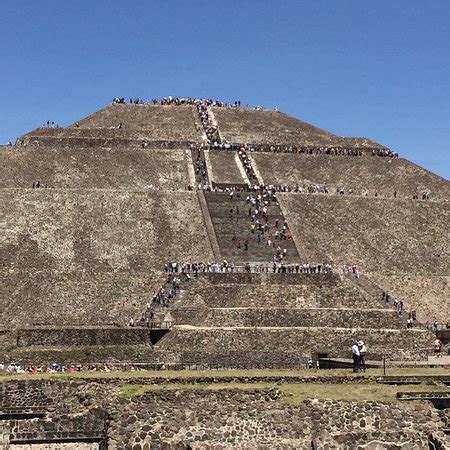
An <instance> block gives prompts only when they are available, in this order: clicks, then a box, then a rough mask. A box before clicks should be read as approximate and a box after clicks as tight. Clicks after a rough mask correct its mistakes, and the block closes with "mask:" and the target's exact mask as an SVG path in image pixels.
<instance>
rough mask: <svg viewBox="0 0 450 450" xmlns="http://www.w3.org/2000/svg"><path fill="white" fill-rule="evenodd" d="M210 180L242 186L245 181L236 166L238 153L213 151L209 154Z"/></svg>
mask: <svg viewBox="0 0 450 450" xmlns="http://www.w3.org/2000/svg"><path fill="white" fill-rule="evenodd" d="M208 159H209V161H210V163H211V166H210V167H208V171H209V179H210V180H211V181H213V182H214V183H219V184H220V183H224V184H228V183H234V184H242V183H244V182H245V181H244V179H243V178H242V174H241V172H240V171H239V167H238V165H237V164H236V152H227V151H218V150H211V151H210V152H209V158H208Z"/></svg>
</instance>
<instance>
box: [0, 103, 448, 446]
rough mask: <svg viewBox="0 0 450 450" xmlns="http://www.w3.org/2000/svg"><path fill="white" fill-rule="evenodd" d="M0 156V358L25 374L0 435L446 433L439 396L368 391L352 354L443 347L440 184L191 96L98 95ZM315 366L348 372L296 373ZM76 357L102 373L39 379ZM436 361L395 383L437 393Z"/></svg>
mask: <svg viewBox="0 0 450 450" xmlns="http://www.w3.org/2000/svg"><path fill="white" fill-rule="evenodd" d="M0 158H1V167H2V171H1V174H2V176H1V177H0V192H1V212H2V218H3V223H2V228H1V242H2V244H1V248H0V252H1V260H2V274H3V281H4V282H3V283H2V288H1V294H2V300H1V301H2V308H1V310H0V320H1V323H2V328H1V329H0V361H3V366H2V368H3V372H2V370H1V368H0V375H1V374H2V373H4V372H5V371H6V372H7V373H8V376H13V377H14V376H17V377H20V376H21V375H20V373H21V372H24V371H25V372H27V374H28V375H29V376H31V377H35V378H34V379H32V380H27V379H24V380H15V379H13V380H10V381H5V382H4V383H2V385H1V386H0V387H1V389H2V395H1V396H0V414H2V417H3V418H4V419H1V418H0V425H2V426H3V425H4V430H6V431H4V432H3V434H2V433H0V436H3V437H2V439H3V440H4V441H5V440H6V441H7V442H9V443H10V445H15V444H17V445H22V444H24V445H25V444H27V445H28V444H30V445H31V444H33V445H34V444H39V443H44V444H45V443H53V444H55V442H56V443H58V445H59V443H61V442H62V443H67V445H68V446H69V447H67V448H130V449H134V448H141V449H142V448H150V447H149V445H150V442H151V443H152V445H153V444H155V445H159V444H164V445H166V444H167V445H169V446H180V445H186V446H187V445H191V443H192V442H195V441H201V443H202V445H203V444H204V445H205V446H206V447H208V446H217V445H219V444H220V445H222V444H223V443H226V446H234V445H235V444H236V445H237V444H239V445H241V444H242V446H247V447H252V446H256V445H262V444H264V445H270V446H273V445H275V443H276V444H279V443H280V442H282V443H284V444H285V445H286V446H287V447H288V448H311V446H312V444H311V442H314V446H313V447H312V448H323V447H321V445H322V446H323V445H330V446H331V447H332V448H343V447H341V444H342V443H343V442H345V443H346V445H347V444H348V445H350V446H349V447H345V448H356V446H357V445H363V446H366V445H368V444H369V443H371V442H375V441H376V442H381V443H383V445H384V444H386V443H389V445H391V444H392V443H393V442H395V443H397V444H398V445H403V443H405V442H415V443H419V444H420V445H421V447H417V448H428V447H427V446H428V445H429V443H430V442H433V443H434V444H433V445H435V444H436V443H442V445H444V444H443V443H444V442H445V436H444V437H443V432H442V430H445V426H446V425H445V423H446V420H447V419H446V418H445V414H446V413H444V415H442V416H441V415H440V413H438V412H437V410H436V409H434V408H433V407H432V406H431V403H429V402H423V404H421V405H419V406H418V407H416V406H411V405H405V404H402V405H399V404H397V403H395V402H391V403H389V402H385V403H383V402H378V401H377V400H378V398H379V397H380V398H382V399H383V400H384V398H385V397H387V396H388V395H393V394H392V392H393V391H392V390H389V389H390V387H389V389H387V388H386V387H384V386H383V385H382V384H380V385H377V386H375V385H374V380H375V377H374V376H373V375H366V374H365V373H364V372H365V371H366V367H367V368H368V370H373V371H374V373H375V371H377V372H376V373H377V374H381V372H380V370H381V367H383V365H384V366H386V364H387V365H388V367H389V370H402V369H397V368H400V367H404V366H406V367H415V366H416V365H418V366H420V367H423V368H426V367H427V366H430V365H436V364H437V365H442V364H445V358H438V357H436V356H433V353H434V354H435V355H437V356H440V355H441V354H442V352H443V350H442V349H440V351H436V338H437V337H439V338H441V339H442V340H443V341H444V343H446V341H445V339H444V338H445V337H446V336H447V335H446V330H445V326H446V323H448V320H449V317H448V313H449V310H450V308H449V300H448V299H449V292H448V279H449V259H448V256H449V255H448V232H447V229H448V216H449V194H450V184H449V182H448V181H447V180H445V179H443V178H441V177H439V176H437V175H435V174H433V173H431V172H429V171H427V170H425V169H423V168H421V167H419V166H417V165H415V164H414V163H412V162H410V161H408V160H406V159H404V158H402V157H401V155H398V154H397V153H395V152H393V151H392V150H390V149H389V148H388V147H385V146H383V145H380V144H378V143H376V142H373V141H371V140H369V139H366V138H357V137H341V136H337V135H335V134H332V133H329V132H327V131H325V130H322V129H320V128H317V127H315V126H313V125H310V124H308V123H305V122H302V121H300V120H298V119H296V118H293V117H290V116H287V115H285V114H283V113H282V112H279V111H274V110H267V109H264V108H261V107H257V108H250V107H247V106H243V105H241V103H240V102H239V101H237V102H234V103H233V104H226V103H223V102H220V101H213V100H207V99H194V98H184V99H181V98H172V97H167V98H164V99H161V100H152V101H150V102H146V103H145V102H143V101H142V100H140V99H130V101H125V99H121V98H116V99H114V100H113V102H112V103H111V104H109V105H107V106H105V107H104V108H102V109H100V110H99V111H97V112H94V113H93V114H91V115H89V116H87V117H85V118H80V119H79V120H77V121H76V122H75V123H74V124H72V125H70V126H68V127H65V128H62V127H59V126H57V125H55V124H54V123H51V122H48V123H47V124H45V125H44V126H43V127H40V128H37V129H35V130H33V131H30V132H29V133H27V134H25V135H23V136H21V137H19V138H18V139H17V141H16V143H15V145H7V146H3V147H0ZM447 337H448V336H447ZM443 361H444V362H443ZM316 366H318V367H320V369H324V368H330V367H341V368H342V367H343V368H349V370H348V371H349V372H350V371H351V370H353V371H354V372H358V373H357V374H356V375H355V377H357V378H352V377H351V375H348V374H345V375H342V374H341V373H339V372H337V373H336V372H335V371H333V370H330V371H326V370H320V374H321V376H320V377H315V381H314V382H311V378H310V375H305V374H304V373H303V372H302V370H306V369H305V368H307V370H308V371H309V370H310V369H311V368H312V367H316ZM192 368H195V369H197V370H199V369H209V370H211V369H215V370H214V372H213V376H211V372H203V371H202V372H200V373H199V374H198V375H193V374H192V372H191V373H189V374H188V375H186V370H191V369H192ZM255 368H257V369H260V370H263V371H262V372H261V371H255ZM391 368H392V369H391ZM394 368H396V369H394ZM166 369H173V370H180V372H170V375H169V372H167V376H166V377H164V375H163V374H164V373H166V372H164V371H165V370H166ZM219 369H221V370H225V372H222V371H221V370H219ZM268 369H270V370H271V371H270V372H268ZM87 370H88V371H89V372H96V371H101V372H111V371H112V372H113V374H110V373H108V374H107V373H103V374H98V378H94V379H92V376H93V374H91V375H89V376H90V377H91V379H90V380H88V381H83V380H77V381H74V380H76V379H77V378H75V379H74V380H72V381H70V382H61V381H60V380H59V381H52V380H41V379H40V377H41V376H42V375H41V373H42V372H52V373H57V372H69V373H72V376H74V377H76V376H77V374H75V372H85V371H87ZM119 370H120V371H125V374H121V376H124V377H125V378H127V377H129V376H130V374H129V373H128V374H127V372H128V371H130V370H133V371H135V370H142V372H140V378H139V379H138V380H136V379H135V380H134V381H133V382H130V384H127V382H126V381H124V380H123V379H121V381H120V382H119V381H117V380H115V376H114V371H119ZM153 370H158V375H157V376H154V375H152V374H153V373H154V372H153ZM238 370H240V371H243V372H239V371H238ZM311 370H312V369H311ZM406 370H411V369H406ZM421 370H422V369H421ZM327 372H328V373H331V375H325V374H326V373H327ZM314 373H316V372H314ZM397 373H401V372H397ZM141 374H142V375H141ZM230 374H231V375H230ZM410 374H411V372H408V374H407V376H406V375H405V376H402V375H399V377H397V378H399V379H400V378H401V379H400V381H399V382H402V383H403V382H407V381H406V380H409V382H411V375H410ZM24 376H27V375H24ZM81 376H84V375H81ZM427 376H428V375H427ZM102 377H108V380H107V381H105V379H103V378H102ZM147 377H148V378H147ZM430 377H431V378H430ZM397 378H395V380H397ZM444 378H445V376H441V375H440V372H439V373H437V374H436V373H435V372H433V375H430V376H429V377H428V378H427V380H430V379H431V380H432V381H433V383H435V384H436V386H437V387H436V388H435V391H434V392H433V393H428V394H427V393H424V392H421V393H418V392H415V393H411V392H409V393H408V392H407V393H403V394H404V395H406V396H408V395H409V396H410V397H411V398H414V399H416V400H417V397H414V396H413V394H414V395H415V396H417V395H422V396H423V397H421V398H424V399H425V398H426V399H427V400H429V399H431V400H433V401H436V402H437V404H440V403H439V402H441V403H442V402H445V401H447V400H448V399H447V397H448V393H445V392H444V391H443V388H442V389H441V387H440V383H442V380H443V379H444ZM361 380H364V382H365V383H369V384H370V383H372V384H373V386H372V384H370V386H369V387H370V389H371V391H370V392H372V393H373V392H380V394H379V397H377V396H375V397H374V398H373V399H372V398H367V395H368V392H369V391H367V390H366V391H365V390H364V389H366V388H365V387H364V386H362V387H361ZM395 380H394V381H395ZM378 381H382V382H386V383H392V382H393V381H392V379H390V378H381V379H378ZM397 381H398V380H397ZM444 381H445V380H444ZM199 382H201V383H203V384H204V383H212V385H213V389H212V391H213V392H209V393H208V392H205V391H204V390H203V391H202V390H201V389H200V388H198V387H196V385H197V383H199ZM219 382H224V383H231V384H229V385H227V387H226V388H223V387H222V388H220V387H218V390H217V391H216V386H214V384H215V383H219ZM412 382H414V383H416V384H417V383H419V384H420V383H421V379H420V378H417V377H416V378H414V379H413V381H412ZM159 383H163V384H164V387H165V388H164V390H161V387H158V384H159ZM167 383H170V384H173V385H174V389H176V390H175V391H174V390H173V389H172V388H168V389H166V387H167V386H166V385H167ZM236 383H237V385H240V384H242V385H243V386H244V387H243V386H241V388H240V389H232V388H234V387H235V385H236ZM239 383H240V384H239ZM252 383H259V384H258V386H256V387H255V386H254V385H253V384H252ZM261 383H262V386H264V388H261V386H260V385H261ZM271 383H277V384H279V385H282V384H283V383H288V387H286V388H283V387H281V388H280V389H278V388H277V389H274V388H273V386H271ZM296 383H297V384H296ZM298 383H300V385H298ZM314 383H319V384H314ZM320 383H325V384H320ZM343 383H345V384H348V383H352V384H351V389H352V392H353V394H352V395H353V396H351V397H348V398H349V399H350V400H348V401H346V400H343V399H342V398H341V397H340V395H342V393H338V394H336V392H337V391H339V392H341V390H342V384H343ZM148 384H152V386H148ZM330 384H331V387H330ZM187 386H190V387H187ZM202 386H203V385H202ZM299 386H304V387H299ZM317 386H319V390H320V391H321V392H318V391H317ZM326 386H328V387H326ZM333 386H334V387H333ZM269 388H270V389H269ZM416 388H417V386H416ZM202 389H205V388H204V386H203V387H202ZM208 389H209V388H208ZM284 389H288V390H289V392H290V394H289V396H290V397H286V396H287V392H288V391H286V390H284ZM296 389H297V390H298V392H302V389H304V390H305V392H307V393H308V396H307V398H310V397H311V396H312V395H315V396H318V397H319V398H320V399H321V400H317V399H315V400H307V401H306V402H304V399H303V398H302V397H301V398H300V400H299V399H298V398H297V396H298V395H299V394H298V392H297V391H296ZM361 389H362V390H361ZM421 389H422V390H423V388H421ZM147 390H150V391H151V392H147V393H146V391H147ZM191 390H192V391H191ZM186 391H187V392H186ZM291 391H292V392H291ZM322 391H323V393H322ZM360 391H361V392H360ZM293 392H294V393H293ZM295 392H297V394H295ZM400 394H401V393H398V394H397V395H400ZM403 394H402V395H403ZM336 395H337V399H336V400H330V399H333V398H335V397H334V396H336ZM346 395H347V394H346ZM371 395H373V394H371ZM329 396H331V397H329ZM128 397H130V398H128ZM286 398H288V399H290V400H289V401H287V400H286ZM345 398H347V397H345ZM408 398H409V397H408ZM442 404H443V403H442ZM67 411H71V412H76V414H69V415H68V414H67ZM444 411H445V409H444ZM268 415H270V418H271V419H270V420H269V421H267V416H268ZM349 417H350V418H351V419H348V418H349ZM399 417H401V419H402V420H400V419H399ZM168 418H170V419H168ZM49 419H51V420H49ZM2 421H3V422H2ZM355 424H357V426H356V425H355ZM355 427H356V428H355ZM324 430H325V431H324ZM330 430H333V431H332V432H331V431H330ZM6 441H5V442H6ZM53 444H52V445H53ZM91 444H92V446H91ZM419 444H418V445H419ZM49 445H50V444H49ZM55 445H56V444H55ZM64 445H65V444H64ZM88 445H89V446H88ZM106 445H108V446H107V447H105V446H106ZM386 445H387V444H386ZM430 445H431V444H430ZM436 445H437V444H436ZM70 446H72V447H70ZM331 447H330V448H331ZM7 448H8V447H7ZM152 448H153V447H152ZM168 448H169V447H168ZM180 448H181V447H180ZM182 448H188V447H182ZM189 448H190V447H189ZM199 448H201V447H199ZM380 448H385V447H380ZM396 448H400V447H396ZM441 448H444V447H441Z"/></svg>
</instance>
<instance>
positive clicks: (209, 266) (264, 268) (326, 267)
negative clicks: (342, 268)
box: [164, 260, 333, 280]
mask: <svg viewBox="0 0 450 450" xmlns="http://www.w3.org/2000/svg"><path fill="white" fill-rule="evenodd" d="M332 271H333V269H332V266H331V264H329V263H327V262H321V263H310V262H306V263H299V262H297V263H284V262H276V261H272V262H261V263H249V262H246V263H243V264H242V265H236V264H235V263H234V262H232V261H225V260H224V261H222V262H221V263H219V262H212V263H203V262H200V263H179V262H168V263H165V264H164V272H166V273H167V274H183V275H185V276H186V279H187V280H188V279H190V275H191V274H192V275H193V276H197V275H198V274H199V273H227V272H233V273H234V272H252V273H270V272H272V273H310V274H313V273H332Z"/></svg>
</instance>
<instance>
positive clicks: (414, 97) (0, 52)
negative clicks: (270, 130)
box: [0, 0, 450, 178]
mask: <svg viewBox="0 0 450 450" xmlns="http://www.w3.org/2000/svg"><path fill="white" fill-rule="evenodd" d="M449 22H450V1H449V0H377V1H374V2H369V1H361V0H308V1H306V0H283V1H269V0H266V1H264V0H249V1H245V0H240V1H237V0H235V1H233V0H229V1H223V0H221V1H217V0H208V1H203V0H198V1H196V0H193V1H181V0H177V1H175V0H173V1H171V0H164V1H163V0H153V1H151V0H146V1H144V0H133V1H120V2H119V1H115V0H95V1H94V0H89V1H86V0H78V1H76V2H66V1H56V0H53V1H49V0H40V1H36V0H9V1H8V0H4V1H2V5H1V9H0V26H1V28H0V29H1V40H0V61H1V65H0V67H1V69H0V86H1V89H0V104H1V110H0V142H1V143H5V142H6V141H8V140H14V139H15V138H16V137H17V136H19V135H20V134H23V133H24V132H26V131H28V130H30V129H33V128H35V127H37V126H39V125H41V124H42V123H44V122H46V121H47V120H54V121H55V122H58V123H59V124H60V125H67V124H69V123H72V122H74V121H75V120H77V119H79V118H81V117H84V116H86V115H87V114H90V113H91V112H93V111H95V110H96V109H98V108H99V107H101V106H103V105H104V104H106V103H108V102H109V101H110V99H111V98H112V97H114V96H124V97H130V96H140V97H143V98H151V97H161V96H166V95H174V96H175V95H180V96H195V97H213V98H220V99H223V100H235V99H240V100H241V101H243V102H248V103H249V104H251V105H257V104H261V105H263V106H267V107H277V108H279V109H280V110H281V111H283V112H286V113H288V114H290V115H293V116H295V117H298V118H300V119H302V120H305V121H307V122H310V123H312V124H314V125H317V126H319V127H322V128H324V129H326V130H328V131H331V132H334V133H336V134H339V135H348V136H365V137H369V138H372V139H374V140H376V141H378V142H380V143H382V144H384V145H386V146H388V147H390V148H392V149H393V150H396V151H398V152H400V153H401V155H402V156H404V157H406V158H408V159H410V160H412V161H414V162H416V163H418V164H420V165H422V166H424V167H426V168H428V169H430V170H432V171H434V172H436V173H438V174H440V175H442V176H444V177H446V178H449V177H450V161H449V151H450V145H449V142H450V26H449Z"/></svg>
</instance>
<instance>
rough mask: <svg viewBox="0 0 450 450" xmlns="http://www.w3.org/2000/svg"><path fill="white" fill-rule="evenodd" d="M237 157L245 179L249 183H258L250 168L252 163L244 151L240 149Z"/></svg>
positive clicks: (253, 171)
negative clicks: (245, 175) (245, 176)
mask: <svg viewBox="0 0 450 450" xmlns="http://www.w3.org/2000/svg"><path fill="white" fill-rule="evenodd" d="M238 156H239V159H240V161H241V163H242V166H243V167H244V170H245V173H246V174H247V178H248V179H249V180H250V182H255V181H258V177H257V176H256V173H255V170H254V169H253V166H252V162H251V160H250V157H249V155H248V154H247V152H246V150H245V149H240V150H239V151H238Z"/></svg>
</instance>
